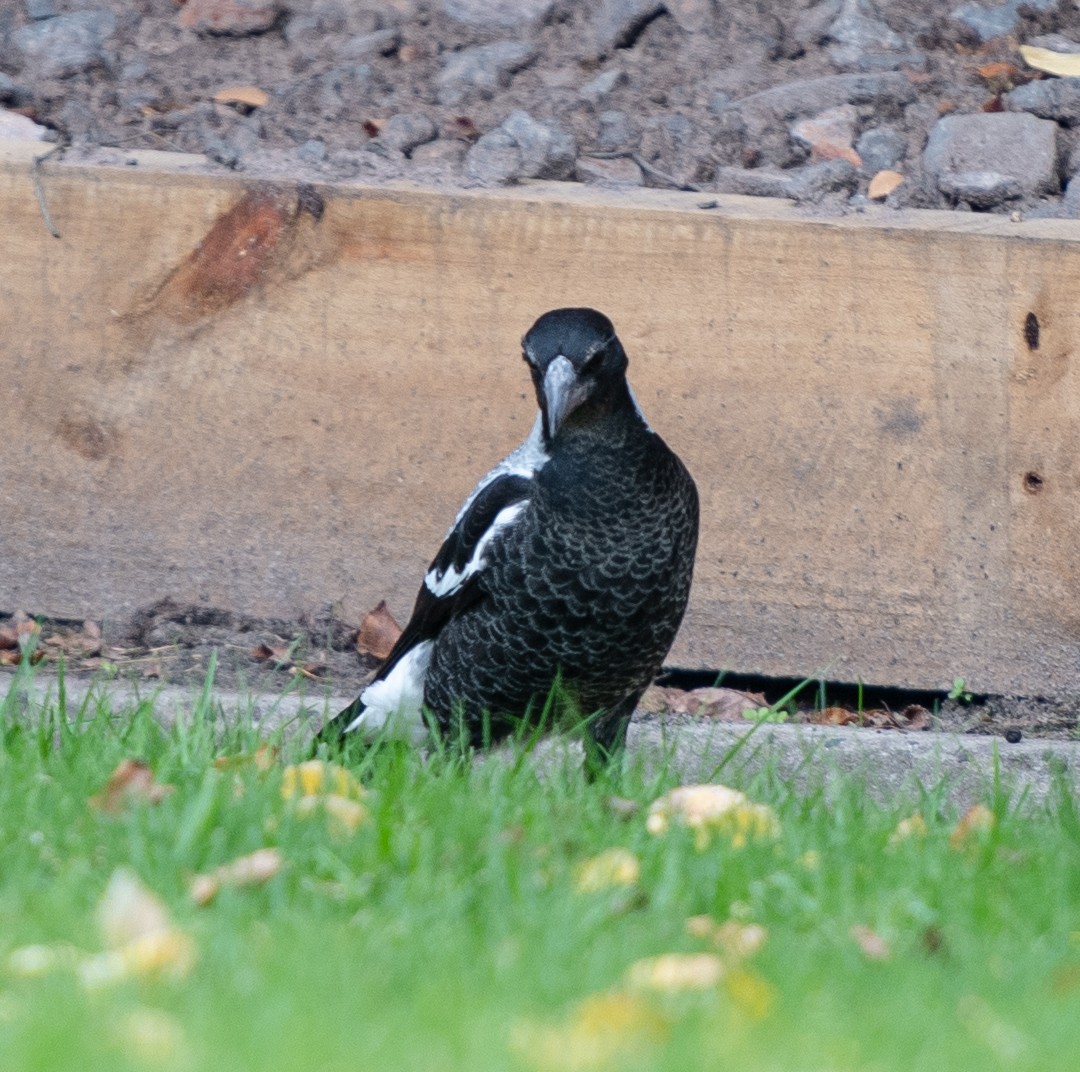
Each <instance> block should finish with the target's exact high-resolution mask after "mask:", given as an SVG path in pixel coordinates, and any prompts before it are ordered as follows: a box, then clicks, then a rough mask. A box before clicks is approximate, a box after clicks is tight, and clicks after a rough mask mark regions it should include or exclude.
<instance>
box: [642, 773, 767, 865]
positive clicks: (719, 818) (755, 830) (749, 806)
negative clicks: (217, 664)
mask: <svg viewBox="0 0 1080 1072" xmlns="http://www.w3.org/2000/svg"><path fill="white" fill-rule="evenodd" d="M673 821H677V822H678V823H679V824H680V825H682V826H685V827H688V828H690V829H691V830H693V831H694V833H695V844H696V845H697V847H698V848H699V849H704V848H705V847H706V846H707V845H708V844H709V841H710V840H711V836H712V834H713V833H721V834H724V835H726V836H727V837H729V838H730V840H731V844H732V846H733V847H734V848H742V847H743V846H744V845H745V844H746V843H747V842H748V841H749V840H751V839H757V838H774V837H776V836H777V835H778V834H779V832H780V824H779V822H778V821H777V818H776V813H775V812H774V811H773V810H772V808H770V807H768V806H767V805H765V804H755V803H753V802H752V801H750V800H749V799H747V797H746V794H745V793H740V792H739V791H738V790H737V789H729V788H728V787H727V786H725V785H683V786H678V787H677V788H675V789H672V790H671V791H670V792H669V793H665V794H664V795H663V796H662V797H660V798H658V799H657V800H654V801H653V802H652V804H651V805H650V806H649V815H648V818H647V819H646V823H645V828H646V829H647V830H648V831H649V833H650V834H663V833H666V832H667V830H668V829H669V828H670V826H671V824H672V822H673Z"/></svg>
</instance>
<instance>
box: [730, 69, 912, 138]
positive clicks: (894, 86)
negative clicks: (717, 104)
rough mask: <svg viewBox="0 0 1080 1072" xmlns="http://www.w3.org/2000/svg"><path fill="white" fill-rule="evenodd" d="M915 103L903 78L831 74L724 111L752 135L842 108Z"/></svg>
mask: <svg viewBox="0 0 1080 1072" xmlns="http://www.w3.org/2000/svg"><path fill="white" fill-rule="evenodd" d="M914 99H915V87H914V86H913V85H912V84H911V82H910V81H908V79H907V77H906V76H905V75H903V74H900V73H898V72H894V71H887V72H883V73H881V74H834V75H825V76H824V77H823V78H810V79H806V80H803V81H798V82H786V83H784V84H783V85H779V86H773V87H772V88H771V89H763V90H761V92H759V93H751V94H750V96H748V97H742V98H741V99H739V100H736V101H733V102H732V103H731V104H730V105H729V107H728V109H727V111H734V112H736V113H737V114H738V115H739V116H740V117H741V118H742V120H743V122H744V123H745V124H746V127H747V130H748V132H750V133H751V134H753V133H756V132H760V131H761V130H763V129H764V128H765V127H766V126H768V125H770V124H772V123H776V122H781V123H786V122H790V121H791V120H793V119H797V118H799V117H800V116H804V115H815V114H817V113H819V112H824V111H825V110H826V109H828V108H835V107H837V106H838V105H841V104H856V105H858V104H871V105H875V106H878V107H882V106H884V107H896V108H899V107H902V106H903V105H905V104H910V103H911V102H912V101H913V100H914Z"/></svg>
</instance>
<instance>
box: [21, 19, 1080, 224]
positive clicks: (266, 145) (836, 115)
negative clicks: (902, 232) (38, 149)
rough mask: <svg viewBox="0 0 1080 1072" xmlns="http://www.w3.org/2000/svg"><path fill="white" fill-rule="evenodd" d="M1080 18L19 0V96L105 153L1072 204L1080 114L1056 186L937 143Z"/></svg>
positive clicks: (1004, 205)
mask: <svg viewBox="0 0 1080 1072" xmlns="http://www.w3.org/2000/svg"><path fill="white" fill-rule="evenodd" d="M72 20H74V21H72ZM1078 24H1080V13H1078V12H1077V9H1076V7H1075V4H1074V2H1073V0H1000V2H999V0H986V3H985V5H982V6H981V5H980V4H979V3H972V2H969V3H966V4H959V5H958V4H955V3H952V2H950V3H944V4H943V3H940V2H938V0H890V2H888V3H885V2H881V0H876V2H875V0H791V2H790V3H784V4H776V3H768V2H766V0H724V2H723V3H718V2H714V0H668V2H667V3H660V2H656V0H597V2H595V3H582V2H573V0H496V2H481V0H442V2H439V0H427V2H425V0H392V2H387V3H369V2H365V0H7V2H6V3H4V4H3V5H0V106H4V107H6V108H8V109H11V110H15V111H18V112H20V113H22V114H23V115H25V116H28V117H30V118H32V119H33V120H35V121H36V122H37V123H39V124H43V125H44V126H46V127H48V128H49V129H50V133H49V135H48V136H49V137H50V138H53V139H58V140H60V141H62V142H65V143H68V142H70V143H72V144H73V145H74V146H75V147H77V149H78V148H81V149H82V150H83V151H88V150H94V149H98V148H99V147H103V146H104V147H113V148H115V149H117V150H119V151H121V152H122V151H124V150H130V149H136V148H137V149H147V148H150V149H154V148H157V149H167V150H182V151H185V152H193V153H204V154H206V155H207V156H209V157H210V158H211V159H212V160H214V161H216V162H217V163H218V164H219V165H220V166H222V167H228V168H235V169H238V170H242V171H244V172H246V173H249V174H251V175H252V176H260V175H268V174H283V173H287V174H289V175H290V176H297V177H305V178H308V179H311V180H315V181H318V180H319V179H348V178H357V179H360V180H363V181H366V182H380V181H389V180H397V179H401V178H407V179H416V180H418V181H424V182H434V183H438V184H443V185H497V184H500V183H505V182H513V181H516V180H517V179H519V178H528V177H540V178H558V179H569V180H578V181H585V182H596V183H601V184H606V185H619V184H631V185H651V186H671V185H675V186H681V187H690V188H694V189H700V190H703V191H707V190H715V189H726V190H729V191H730V192H763V193H766V194H767V193H769V192H775V193H776V194H778V195H783V196H793V197H795V198H796V199H805V200H807V201H810V202H816V203H819V204H820V203H821V202H825V203H826V205H827V206H829V207H831V208H832V209H833V210H848V209H857V208H858V207H859V206H860V205H861V204H865V202H866V197H867V195H868V193H869V192H870V189H869V184H870V182H871V180H872V179H873V177H874V175H875V174H876V173H878V172H880V171H883V170H891V169H896V170H897V172H898V173H900V174H902V175H903V177H904V180H905V181H904V182H903V183H902V184H901V185H900V186H899V187H898V188H897V189H896V190H895V191H894V192H893V193H891V194H890V195H889V196H888V203H889V204H892V205H896V206H897V207H902V206H908V205H912V206H917V207H935V208H942V207H957V208H962V209H970V208H973V207H975V208H980V207H981V208H989V209H991V210H993V211H1015V210H1016V209H1017V208H1018V207H1019V208H1022V209H1023V210H1024V211H1025V212H1027V213H1035V214H1065V213H1067V212H1071V209H1072V206H1071V203H1070V204H1065V203H1063V199H1062V196H1061V195H1062V192H1063V188H1064V186H1065V184H1066V183H1067V181H1068V179H1069V177H1070V176H1071V174H1072V173H1073V172H1074V171H1075V170H1076V168H1074V167H1073V164H1074V163H1080V157H1078V153H1077V140H1078V137H1077V134H1076V133H1075V132H1074V130H1073V126H1074V125H1075V124H1074V120H1080V115H1075V116H1074V115H1072V113H1071V112H1069V113H1068V114H1067V115H1064V114H1063V115H1061V116H1055V117H1056V118H1059V122H1060V128H1059V129H1058V130H1057V139H1058V150H1057V158H1058V168H1059V173H1058V172H1055V173H1054V174H1053V175H1051V176H1050V178H1049V180H1048V181H1047V178H1046V176H1045V175H1044V176H1043V178H1042V179H1041V180H1040V181H1041V185H1040V186H1039V187H1038V189H1035V187H1034V186H1033V187H1031V188H1027V187H1025V188H1024V190H1023V191H1022V192H1021V191H1020V190H1018V189H1011V188H1010V189H1008V190H1003V191H999V193H1000V197H998V196H997V195H995V194H994V192H993V189H990V190H989V191H988V189H987V188H986V187H985V175H983V180H984V185H983V186H982V187H980V188H979V191H977V192H976V193H975V194H971V195H970V196H968V195H965V196H960V195H958V194H956V193H955V191H954V192H953V193H952V194H950V193H949V192H948V191H946V192H943V191H942V188H941V187H940V185H939V182H938V181H937V179H936V178H935V177H933V176H930V175H927V174H925V170H926V169H925V168H924V161H923V149H924V147H925V145H926V142H927V137H928V133H929V131H930V129H931V128H932V127H933V125H934V124H935V123H936V122H937V120H938V119H940V118H941V117H942V116H944V115H953V114H971V113H981V112H994V111H1000V110H1002V109H1003V108H1005V107H1009V108H1011V107H1012V104H1009V102H1008V101H1006V99H1005V98H1006V95H1007V94H1008V92H1009V91H1010V90H1011V89H1013V88H1015V87H1016V86H1019V85H1023V84H1024V83H1025V82H1027V81H1028V80H1029V79H1031V78H1036V77H1041V76H1040V75H1038V74H1037V72H1034V71H1032V70H1030V69H1025V68H1024V63H1023V61H1022V60H1021V59H1020V57H1019V53H1018V44H1019V43H1021V42H1042V43H1043V44H1048V45H1050V46H1053V47H1056V48H1062V49H1068V48H1069V47H1071V45H1073V44H1075V43H1076V42H1075V40H1073V41H1071V42H1070V40H1069V39H1068V38H1064V39H1063V38H1062V36H1061V35H1062V33H1065V34H1066V35H1067V34H1069V33H1071V34H1072V35H1073V38H1074V39H1075V38H1076V37H1077V36H1078V34H1080V25H1078ZM998 31H1001V32H998ZM988 34H994V36H990V37H987V35H988ZM838 78H839V79H840V81H838ZM844 78H846V79H847V80H846V81H844V80H843V79H844ZM236 87H245V88H244V91H243V92H240V93H239V94H238V93H236V92H234V90H235V88H236ZM785 87H790V92H789V91H788V90H787V89H786V88H785ZM223 91H224V92H223ZM765 91H768V92H765ZM253 93H254V95H253ZM1070 107H1071V105H1070ZM1028 110H1029V111H1031V110H1034V109H1033V108H1028ZM1035 114H1037V115H1041V114H1042V113H1041V112H1039V111H1036V113H1035ZM522 115H524V118H522ZM800 117H801V118H802V122H801V123H800V122H799V120H800ZM822 117H824V118H822ZM807 123H809V124H810V125H809V126H807V125H806V124H807ZM822 125H824V127H825V128H826V129H825V130H824V132H823V131H822V129H821V127H822ZM1077 130H1080V127H1077ZM74 151H77V150H73V152H74ZM1018 155H1019V157H1020V158H1021V164H1020V166H1021V167H1023V166H1024V164H1023V156H1024V153H1023V151H1022V150H1021V151H1020V152H1019V154H1018ZM815 164H816V165H817V170H814V171H809V170H807V169H808V167H809V166H811V165H815ZM777 174H779V176H780V178H779V179H778V180H776V181H773V177H774V176H775V175H777ZM979 174H982V173H981V172H980V173H979ZM976 179H978V175H976ZM976 185H978V182H976ZM990 185H991V187H993V183H991V184H990ZM1021 185H1023V183H1021ZM1078 192H1080V184H1078ZM1068 200H1069V199H1068V198H1066V199H1065V201H1066V202H1068Z"/></svg>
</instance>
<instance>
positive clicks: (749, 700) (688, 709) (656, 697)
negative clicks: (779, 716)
mask: <svg viewBox="0 0 1080 1072" xmlns="http://www.w3.org/2000/svg"><path fill="white" fill-rule="evenodd" d="M640 706H641V708H642V709H643V710H645V711H648V712H650V713H652V714H661V713H664V714H672V715H691V716H693V717H695V718H712V719H716V720H717V721H719V722H741V721H742V718H743V712H744V711H747V710H757V709H758V708H761V707H765V706H766V700H765V697H764V696H763V695H762V694H761V693H757V692H741V691H739V690H738V689H725V688H720V687H711V688H710V687H706V688H700V689H676V688H671V687H668V686H662V685H653V686H651V687H650V688H648V689H646V690H645V695H644V696H642V698H641V705H640Z"/></svg>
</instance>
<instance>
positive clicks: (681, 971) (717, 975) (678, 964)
mask: <svg viewBox="0 0 1080 1072" xmlns="http://www.w3.org/2000/svg"><path fill="white" fill-rule="evenodd" d="M723 975H724V963H723V961H722V960H721V959H720V958H719V957H718V956H716V955H715V954H714V953H662V954H661V955H660V956H658V957H647V958H645V959H644V960H638V961H635V962H634V963H633V964H631V965H630V967H629V968H628V969H627V972H626V981H627V983H628V984H629V985H630V987H631V988H632V989H634V990H662V991H665V992H673V991H679V990H708V989H709V988H710V987H714V986H716V984H717V983H718V982H720V980H721V979H722V978H723Z"/></svg>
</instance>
